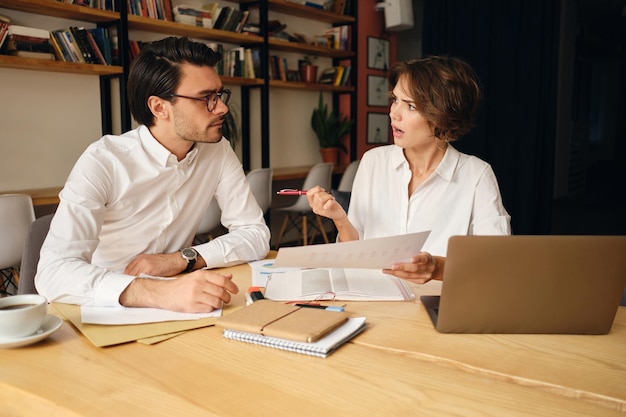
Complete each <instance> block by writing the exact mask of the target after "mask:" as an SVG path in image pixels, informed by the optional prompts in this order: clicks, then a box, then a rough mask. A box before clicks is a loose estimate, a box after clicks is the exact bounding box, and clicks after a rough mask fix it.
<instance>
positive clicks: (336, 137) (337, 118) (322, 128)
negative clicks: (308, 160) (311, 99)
mask: <svg viewBox="0 0 626 417" xmlns="http://www.w3.org/2000/svg"><path fill="white" fill-rule="evenodd" d="M311 127H312V128H313V131H314V132H315V134H316V135H317V139H318V141H319V144H320V153H321V154H322V159H323V160H324V162H332V163H334V164H337V163H338V161H339V150H342V151H344V152H347V151H348V150H347V149H346V147H345V145H344V144H343V143H342V142H341V138H342V137H344V136H345V135H346V134H347V133H349V132H350V129H351V127H352V120H348V118H347V117H345V116H342V115H340V114H339V113H338V112H337V111H335V110H332V111H330V110H329V109H328V106H327V105H326V103H324V99H323V97H322V93H321V92H320V96H319V102H318V104H317V108H315V109H313V114H312V116H311Z"/></svg>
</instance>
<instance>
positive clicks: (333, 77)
mask: <svg viewBox="0 0 626 417" xmlns="http://www.w3.org/2000/svg"><path fill="white" fill-rule="evenodd" d="M351 70H352V67H351V66H350V65H337V66H334V67H330V68H326V69H325V70H324V71H322V73H321V74H320V78H319V80H318V81H317V82H318V83H320V84H330V85H335V86H344V85H348V81H349V80H350V72H351Z"/></svg>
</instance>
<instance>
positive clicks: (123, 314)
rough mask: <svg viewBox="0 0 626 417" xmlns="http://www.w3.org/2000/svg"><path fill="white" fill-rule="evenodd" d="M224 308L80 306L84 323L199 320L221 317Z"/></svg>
mask: <svg viewBox="0 0 626 417" xmlns="http://www.w3.org/2000/svg"><path fill="white" fill-rule="evenodd" d="M221 315H222V309H221V308H220V309H217V310H213V311H212V312H210V313H178V312H176V311H169V310H162V309H160V308H139V307H132V308H131V307H95V306H89V305H83V306H81V307H80V319H81V322H82V323H90V324H109V325H117V324H141V323H157V322H163V321H180V320H198V319H203V318H205V317H220V316H221Z"/></svg>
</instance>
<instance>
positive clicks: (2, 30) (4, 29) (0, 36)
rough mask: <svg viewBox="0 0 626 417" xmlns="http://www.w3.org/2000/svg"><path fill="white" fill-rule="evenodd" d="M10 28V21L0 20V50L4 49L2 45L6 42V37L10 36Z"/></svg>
mask: <svg viewBox="0 0 626 417" xmlns="http://www.w3.org/2000/svg"><path fill="white" fill-rule="evenodd" d="M8 29H9V23H8V22H4V21H2V22H0V51H2V46H3V45H4V42H5V40H6V38H7V37H8Z"/></svg>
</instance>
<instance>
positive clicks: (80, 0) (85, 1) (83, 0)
mask: <svg viewBox="0 0 626 417" xmlns="http://www.w3.org/2000/svg"><path fill="white" fill-rule="evenodd" d="M57 1H59V2H61V3H68V4H76V5H78V6H86V7H93V8H94V9H100V10H110V11H112V12H115V11H117V10H116V8H115V0H57Z"/></svg>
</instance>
